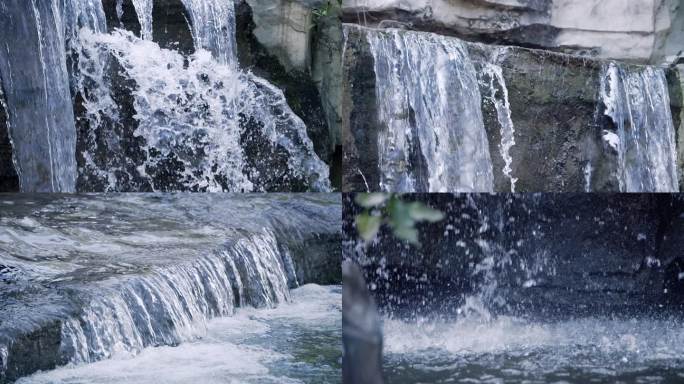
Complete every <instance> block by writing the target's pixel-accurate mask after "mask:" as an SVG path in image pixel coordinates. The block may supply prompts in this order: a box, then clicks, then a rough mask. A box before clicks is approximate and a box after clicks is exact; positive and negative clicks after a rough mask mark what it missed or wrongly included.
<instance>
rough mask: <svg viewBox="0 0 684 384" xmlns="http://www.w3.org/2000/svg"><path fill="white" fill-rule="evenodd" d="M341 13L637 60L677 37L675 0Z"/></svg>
mask: <svg viewBox="0 0 684 384" xmlns="http://www.w3.org/2000/svg"><path fill="white" fill-rule="evenodd" d="M343 7H344V20H345V21H346V22H353V23H359V24H363V25H367V26H378V25H391V24H397V23H398V24H402V25H405V26H408V27H410V28H412V29H418V30H426V31H432V32H438V33H441V34H447V35H453V36H459V37H462V38H464V39H468V40H475V41H481V42H488V43H498V44H505V45H519V46H525V47H535V48H543V49H550V50H556V51H561V52H567V53H573V54H580V55H588V56H595V57H601V58H611V59H619V60H628V61H636V62H641V63H645V62H661V61H662V60H663V59H664V57H666V56H672V55H676V54H677V53H678V52H679V51H680V50H681V49H682V46H681V43H674V41H676V39H677V38H678V36H681V33H682V30H683V29H682V25H681V12H682V10H681V8H682V7H681V4H680V3H679V1H678V0H634V1H622V0H607V1H606V0H586V1H574V0H477V1H471V0H418V1H412V0H411V1H409V0H344V2H343Z"/></svg>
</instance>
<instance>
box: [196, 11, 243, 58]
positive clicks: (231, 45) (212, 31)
mask: <svg viewBox="0 0 684 384" xmlns="http://www.w3.org/2000/svg"><path fill="white" fill-rule="evenodd" d="M183 4H184V5H185V7H186V8H187V9H188V11H189V13H190V19H191V24H192V36H193V38H194V40H195V47H197V48H198V49H205V50H208V51H210V52H211V53H213V54H214V57H216V59H217V60H218V61H219V62H220V63H221V64H228V65H233V66H237V48H236V43H235V9H234V3H233V1H215V0H183Z"/></svg>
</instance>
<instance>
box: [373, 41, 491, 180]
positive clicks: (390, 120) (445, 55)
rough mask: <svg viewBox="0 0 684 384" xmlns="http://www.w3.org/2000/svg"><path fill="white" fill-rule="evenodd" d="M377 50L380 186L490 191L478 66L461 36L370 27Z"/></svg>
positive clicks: (374, 48) (488, 159) (375, 52)
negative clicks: (457, 37)
mask: <svg viewBox="0 0 684 384" xmlns="http://www.w3.org/2000/svg"><path fill="white" fill-rule="evenodd" d="M365 33H366V36H367V39H368V42H369V43H370V46H371V51H372V52H373V55H374V57H375V74H376V77H377V79H376V81H377V89H376V92H377V99H378V100H379V104H380V106H379V112H378V113H379V119H380V120H381V121H382V122H383V124H384V128H383V130H382V131H381V132H379V134H378V153H379V166H380V171H381V182H380V187H381V189H382V190H385V191H395V192H415V191H428V190H429V191H433V192H449V191H463V192H490V191H492V190H493V188H494V187H493V173H492V172H493V171H492V164H491V160H490V155H489V142H488V140H487V135H486V132H485V129H484V123H483V120H482V111H481V109H480V98H481V97H480V90H479V87H478V83H477V73H476V72H475V68H474V67H473V64H472V62H471V61H470V57H469V55H468V51H467V47H466V46H465V44H464V43H462V42H461V41H460V40H457V39H453V38H448V37H444V36H440V35H436V34H425V33H412V32H402V31H397V30H388V31H372V30H368V31H366V32H365Z"/></svg>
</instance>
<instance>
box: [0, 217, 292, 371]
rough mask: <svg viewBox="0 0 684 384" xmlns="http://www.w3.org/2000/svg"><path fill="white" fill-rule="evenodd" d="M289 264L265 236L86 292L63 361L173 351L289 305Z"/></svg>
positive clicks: (66, 334)
mask: <svg viewBox="0 0 684 384" xmlns="http://www.w3.org/2000/svg"><path fill="white" fill-rule="evenodd" d="M291 262H292V260H290V259H289V256H288V255H287V253H281V252H280V251H279V249H278V244H277V241H276V239H275V235H274V234H273V232H272V231H270V230H265V231H264V232H263V233H260V234H255V235H250V236H247V237H245V238H242V239H240V240H237V241H236V242H234V243H232V244H230V245H227V246H226V248H225V249H222V250H219V251H217V252H215V253H214V254H212V255H210V256H207V257H204V258H201V259H199V260H197V261H195V262H193V263H189V264H184V265H176V266H170V267H164V268H161V269H158V270H152V271H150V272H148V273H145V274H142V275H139V276H134V277H129V278H127V279H124V280H123V281H121V280H111V281H105V282H103V283H101V284H100V285H101V286H100V287H98V292H97V293H96V294H94V295H93V294H92V293H86V294H89V295H91V296H93V297H92V298H91V300H90V302H89V303H88V304H86V305H85V307H84V308H83V309H82V311H81V313H80V314H79V315H77V316H75V317H72V318H70V319H69V320H67V321H65V322H64V324H63V326H62V342H61V347H60V351H61V352H60V353H61V354H62V358H63V359H64V360H65V361H69V362H71V363H75V364H78V363H87V362H93V361H97V360H102V359H106V358H110V357H112V356H116V355H120V354H124V355H131V354H137V353H139V352H140V351H141V350H142V349H143V348H146V347H149V346H161V345H177V344H179V343H180V342H182V341H188V340H191V339H193V338H196V337H199V336H201V335H202V334H203V332H204V331H205V327H206V323H207V321H208V320H210V319H212V318H214V317H220V316H230V315H232V314H233V312H234V310H235V308H236V307H239V306H248V305H249V306H256V307H273V306H275V305H277V304H278V303H282V302H284V301H287V300H289V291H288V284H287V277H286V273H285V267H284V264H285V263H291ZM3 361H4V360H3Z"/></svg>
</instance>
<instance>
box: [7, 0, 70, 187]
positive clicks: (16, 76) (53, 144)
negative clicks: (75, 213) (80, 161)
mask: <svg viewBox="0 0 684 384" xmlns="http://www.w3.org/2000/svg"><path fill="white" fill-rule="evenodd" d="M65 8H66V7H65V6H63V5H62V3H61V2H60V1H59V0H48V1H39V0H30V1H29V0H8V1H3V2H2V4H0V35H2V37H3V43H4V44H3V49H0V79H1V80H2V86H3V88H4V91H5V96H6V99H7V106H8V114H9V121H10V127H11V129H10V136H11V140H12V145H13V148H14V160H15V161H14V162H15V166H16V168H17V173H18V175H19V182H20V186H21V190H22V191H24V192H73V191H74V190H75V181H76V159H75V156H74V152H75V147H76V129H75V126H74V118H73V116H74V115H73V109H72V104H71V97H70V93H69V86H68V85H69V78H68V73H67V65H66V56H65V54H64V52H65V30H64V26H63V23H62V17H63V16H62V11H63V10H64V9H65Z"/></svg>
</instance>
